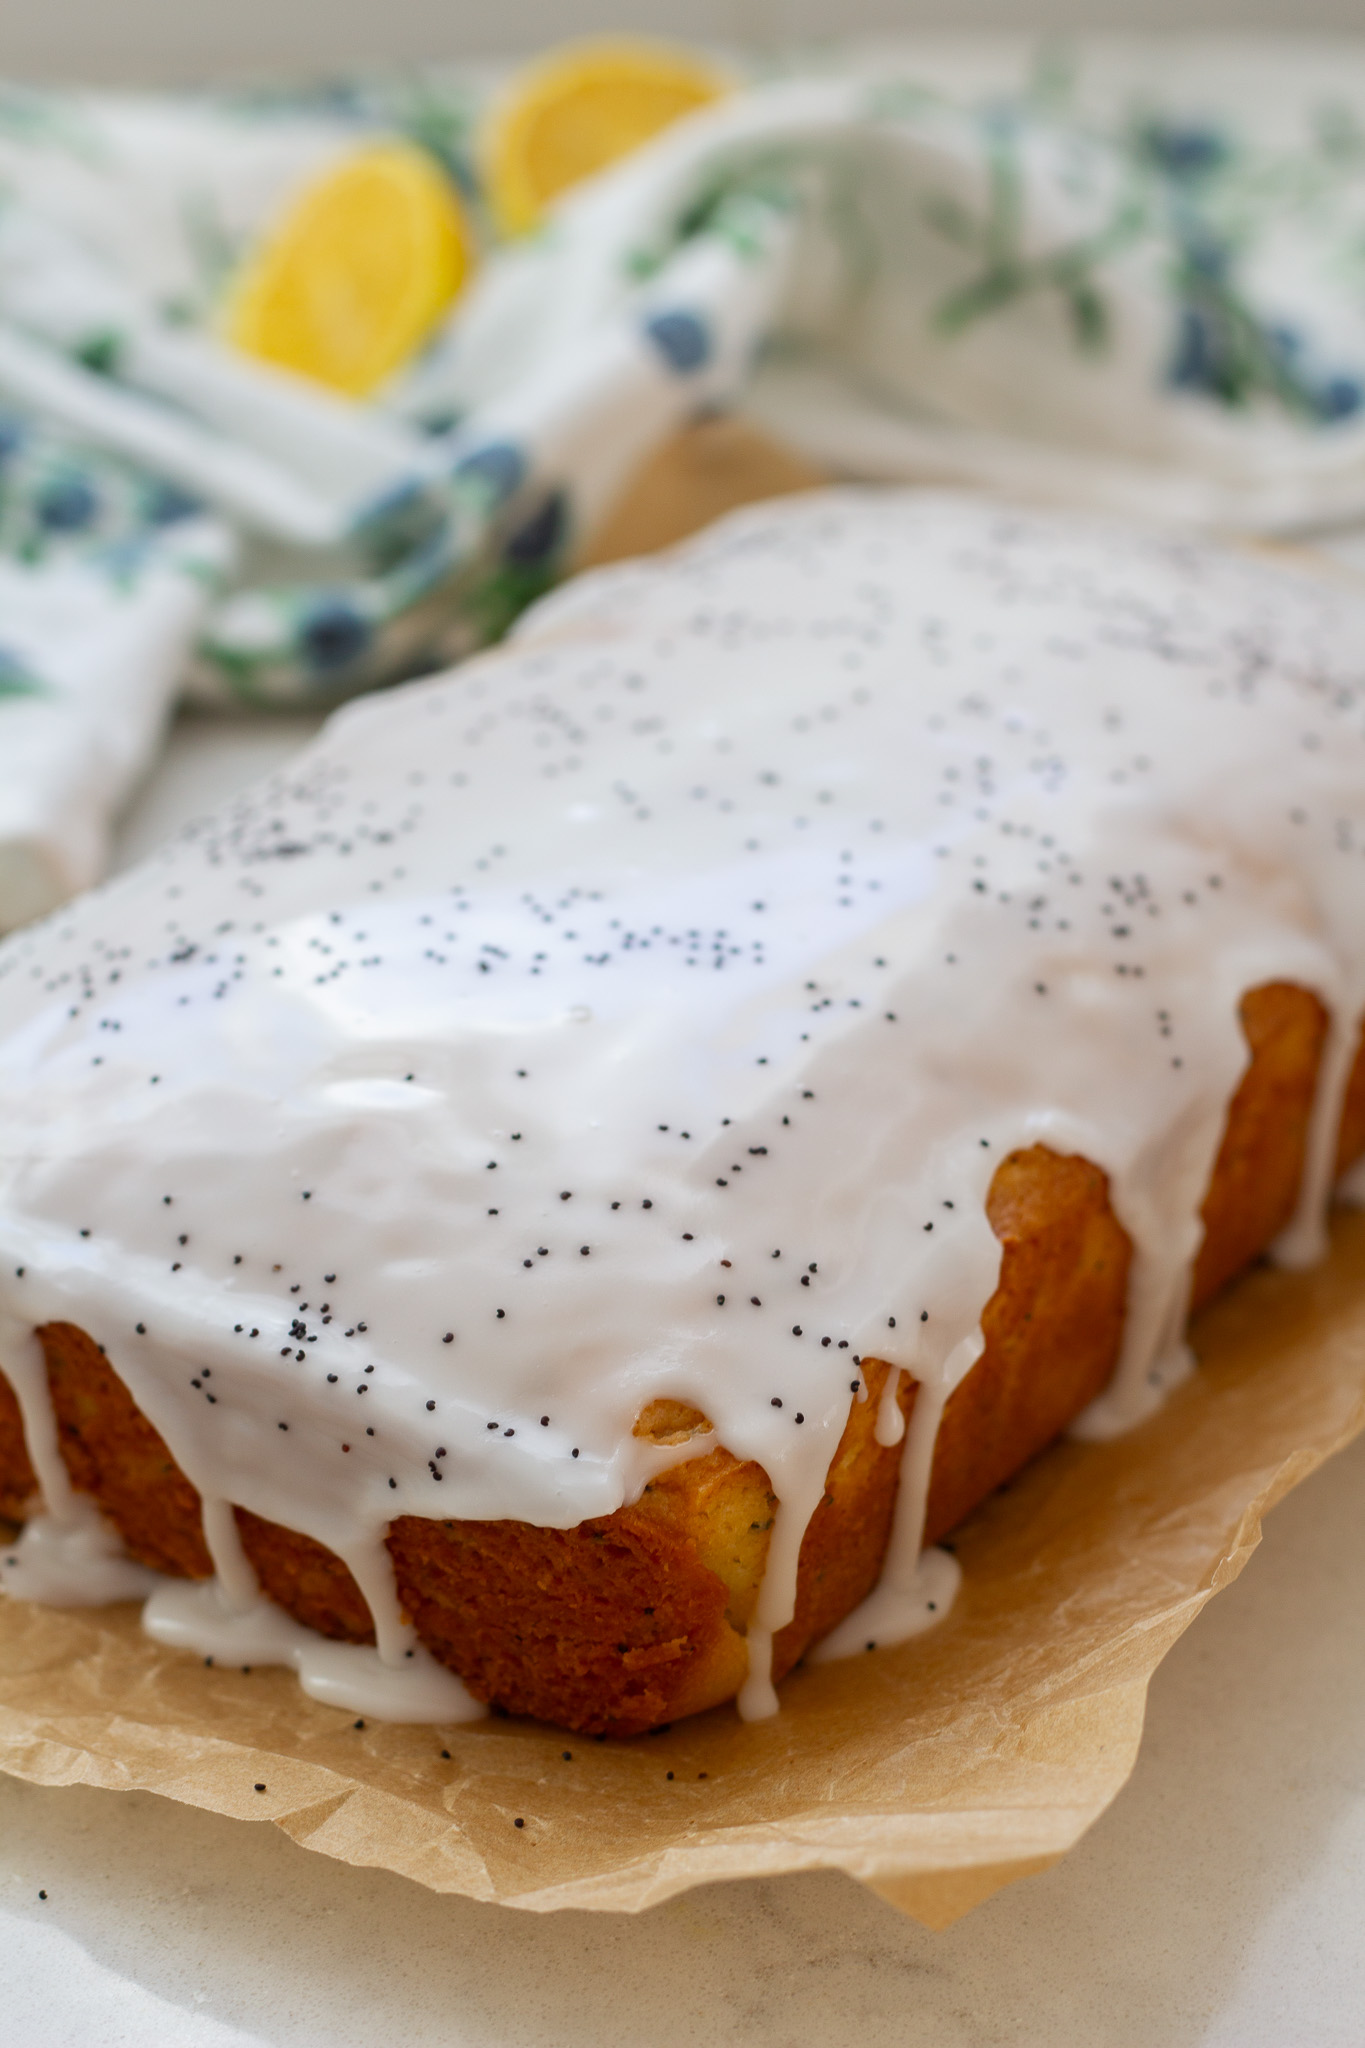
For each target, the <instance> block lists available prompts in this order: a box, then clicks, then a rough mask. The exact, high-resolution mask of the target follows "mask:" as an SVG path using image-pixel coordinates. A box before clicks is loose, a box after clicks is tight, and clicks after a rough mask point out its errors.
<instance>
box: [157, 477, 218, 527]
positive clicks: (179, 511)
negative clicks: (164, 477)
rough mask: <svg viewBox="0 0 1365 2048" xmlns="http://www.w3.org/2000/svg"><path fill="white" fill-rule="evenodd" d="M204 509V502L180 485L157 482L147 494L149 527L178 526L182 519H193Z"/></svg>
mask: <svg viewBox="0 0 1365 2048" xmlns="http://www.w3.org/2000/svg"><path fill="white" fill-rule="evenodd" d="M203 509H204V504H203V500H202V499H201V498H194V497H191V495H190V493H189V492H188V491H184V490H182V489H181V488H180V486H179V484H172V483H166V482H164V481H156V482H154V483H153V484H152V487H151V489H150V490H149V491H148V493H147V505H146V511H147V524H148V525H149V526H178V525H179V524H180V521H181V520H182V519H193V518H194V516H195V514H196V513H199V512H202V511H203Z"/></svg>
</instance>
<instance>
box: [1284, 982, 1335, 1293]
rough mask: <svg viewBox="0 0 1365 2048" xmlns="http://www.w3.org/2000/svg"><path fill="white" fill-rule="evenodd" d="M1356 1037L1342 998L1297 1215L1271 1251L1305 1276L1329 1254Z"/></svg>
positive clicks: (1330, 1035) (1321, 1078) (1326, 1051)
mask: <svg viewBox="0 0 1365 2048" xmlns="http://www.w3.org/2000/svg"><path fill="white" fill-rule="evenodd" d="M1355 1053H1356V1034H1355V1032H1354V1031H1353V1030H1351V1028H1350V1026H1349V1024H1348V1022H1347V1021H1346V1019H1345V1018H1344V1017H1343V1016H1342V1005H1341V1002H1340V999H1339V997H1338V1000H1337V1002H1336V1003H1335V1005H1334V1007H1333V1009H1332V1011H1331V1015H1330V1020H1329V1023H1328V1027H1327V1043H1326V1045H1325V1046H1324V1047H1323V1053H1322V1067H1321V1071H1320V1072H1319V1075H1318V1087H1317V1094H1316V1095H1315V1096H1314V1099H1313V1115H1312V1120H1311V1122H1310V1124H1309V1126H1308V1145H1307V1149H1306V1153H1305V1157H1304V1166H1303V1179H1302V1181H1301V1182H1300V1184H1299V1199H1298V1202H1297V1204H1296V1205H1295V1209H1294V1214H1293V1216H1292V1217H1291V1218H1290V1220H1289V1222H1288V1223H1287V1224H1286V1226H1285V1228H1284V1229H1283V1230H1282V1231H1281V1232H1280V1234H1279V1236H1278V1237H1277V1238H1276V1240H1275V1242H1274V1244H1273V1245H1272V1246H1271V1247H1270V1256H1271V1258H1272V1259H1273V1260H1274V1261H1275V1264H1276V1265H1277V1266H1284V1267H1287V1268H1288V1269H1289V1270H1290V1271H1291V1272H1302V1271H1303V1270H1304V1269H1305V1268H1306V1267H1308V1266H1314V1265H1316V1264H1317V1262H1318V1260H1319V1259H1321V1258H1324V1257H1325V1256H1326V1252H1327V1212H1328V1206H1329V1204H1330V1202H1331V1199H1332V1183H1333V1181H1334V1179H1335V1178H1336V1158H1337V1134H1338V1132H1339V1131H1340V1129H1341V1112H1342V1108H1343V1105H1344V1104H1345V1101H1346V1090H1347V1087H1348V1085H1349V1083H1350V1079H1351V1068H1352V1066H1353V1064H1354V1062H1355Z"/></svg>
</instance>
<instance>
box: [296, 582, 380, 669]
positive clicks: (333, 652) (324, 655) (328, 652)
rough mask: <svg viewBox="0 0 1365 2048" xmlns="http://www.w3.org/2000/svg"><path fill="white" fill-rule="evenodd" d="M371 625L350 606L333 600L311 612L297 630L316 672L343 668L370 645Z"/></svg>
mask: <svg viewBox="0 0 1365 2048" xmlns="http://www.w3.org/2000/svg"><path fill="white" fill-rule="evenodd" d="M370 636H371V629H370V622H369V620H368V619H365V618H362V617H361V615H360V613H359V612H358V611H356V610H355V609H354V607H353V606H351V605H349V604H345V603H343V602H342V601H341V600H340V599H333V600H331V601H330V602H328V603H325V604H320V605H318V606H317V607H316V609H315V610H313V611H311V612H310V613H309V614H308V615H307V617H306V618H304V620H303V621H302V623H301V625H300V627H299V641H300V644H301V645H302V647H303V651H304V653H305V655H306V656H307V658H308V660H309V661H310V662H311V663H312V665H313V667H314V668H315V669H337V668H345V667H346V665H347V664H348V663H349V662H352V661H354V660H356V658H357V657H358V656H359V655H361V654H363V653H364V652H365V649H366V648H367V647H368V646H369V644H370Z"/></svg>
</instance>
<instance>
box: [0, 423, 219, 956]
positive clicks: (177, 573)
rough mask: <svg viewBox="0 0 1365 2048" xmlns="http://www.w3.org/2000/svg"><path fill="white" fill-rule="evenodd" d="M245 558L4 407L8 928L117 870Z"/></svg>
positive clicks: (174, 507) (1, 570)
mask: <svg viewBox="0 0 1365 2048" xmlns="http://www.w3.org/2000/svg"><path fill="white" fill-rule="evenodd" d="M231 553H232V537H231V534H230V531H229V530H228V528H227V527H226V526H225V525H224V524H223V522H221V521H220V520H217V519H213V518H209V517H206V516H204V514H203V513H202V512H200V511H199V510H198V509H197V508H196V507H195V505H194V504H193V502H192V501H190V500H189V499H187V498H186V497H185V496H184V494H183V493H181V492H179V491H176V490H175V489H174V488H172V487H170V486H167V485H165V484H161V483H156V482H149V481H148V480H147V479H145V478H144V477H142V476H140V475H139V474H138V473H137V472H135V471H129V470H128V469H126V468H125V467H124V466H122V465H120V464H119V463H117V462H115V461H111V460H109V459H108V458H100V457H98V456H93V455H91V454H90V453H89V452H88V451H87V452H80V451H76V450H74V449H72V448H71V447H70V446H68V445H66V444H64V443H63V442H61V441H60V440H57V439H55V438H54V437H52V436H51V435H46V434H42V433H40V432H37V431H36V430H35V429H34V428H33V427H32V425H31V424H30V423H28V422H26V421H23V420H20V419H17V418H15V417H13V416H6V415H4V414H0V930H3V929H5V928H7V927H8V926H10V925H15V924H20V923H22V922H24V921H25V920H26V919H28V918H30V917H36V916H38V915H39V914H41V913H42V912H43V911H46V910H50V909H52V908H53V907H54V906H55V905H56V904H58V903H61V902H62V901H63V900H64V899H65V898H66V897H67V896H69V895H71V894H73V893H74V891H75V890H77V889H80V888H84V887H85V886H86V885H87V884H88V883H90V882H93V881H96V880H97V879H98V878H99V876H100V874H101V873H102V872H103V868H104V863H105V858H106V854H107V849H108V838H109V829H110V825H111V823H112V821H113V819H114V816H115V815H116V813H117V810H118V808H119V806H120V805H121V804H122V802H123V801H124V799H125V798H126V797H127V795H128V793H129V791H130V789H131V788H132V787H133V784H134V783H135V782H136V780H137V778H138V777H139V775H141V774H142V773H143V771H144V770H145V769H146V767H147V765H148V763H149V761H150V760H151V759H152V757H153V755H154V754H155V752H156V749H157V746H158V743H159V740H160V736H161V732H162V728H163V726H164V724H165V721H166V717H167V714H168V713H169V711H170V708H171V705H172V703H173V702H174V699H175V694H176V691H177V688H178V686H179V680H180V677H181V675H182V673H183V670H184V663H185V660H186V656H187V654H188V651H189V648H190V646H191V644H192V641H193V638H194V634H195V631H196V628H197V626H198V623H199V621H200V620H201V619H202V617H203V615H204V611H205V608H206V605H207V603H208V600H209V597H210V594H211V592H212V590H213V588H214V585H215V583H216V582H217V581H218V580H219V578H220V577H221V576H222V574H223V573H224V572H225V570H226V569H227V567H228V564H229V562H230V559H231Z"/></svg>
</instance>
